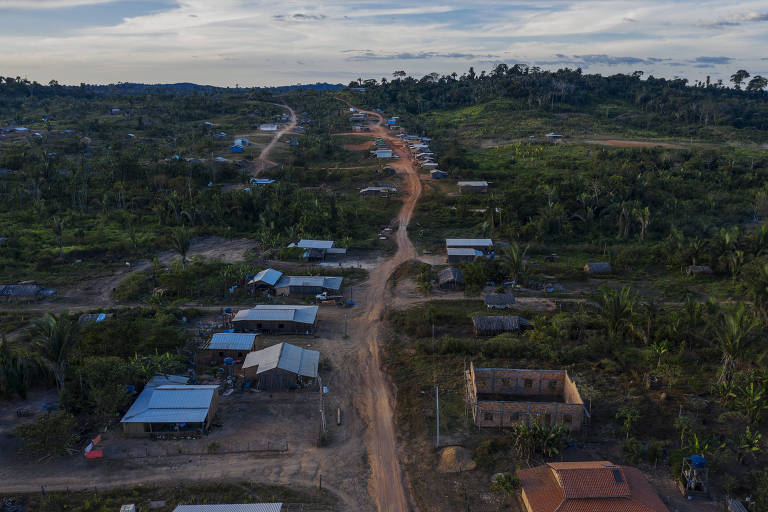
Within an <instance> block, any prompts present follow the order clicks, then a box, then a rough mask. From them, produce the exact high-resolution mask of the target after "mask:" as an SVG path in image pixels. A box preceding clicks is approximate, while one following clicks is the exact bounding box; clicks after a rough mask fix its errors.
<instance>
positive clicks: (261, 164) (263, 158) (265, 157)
mask: <svg viewBox="0 0 768 512" xmlns="http://www.w3.org/2000/svg"><path fill="white" fill-rule="evenodd" d="M275 105H279V106H281V107H284V108H287V109H288V112H290V113H291V122H290V123H288V124H287V125H285V127H283V128H282V129H281V130H279V131H278V132H277V133H276V134H275V136H274V137H273V138H272V140H271V141H269V144H267V145H266V146H264V149H262V150H261V153H259V157H258V159H257V160H256V162H254V173H253V175H254V176H257V175H258V174H259V173H260V172H261V171H263V170H264V169H269V168H270V167H273V166H275V165H277V164H276V163H275V162H273V161H272V160H270V159H269V153H270V151H272V148H274V147H275V144H277V143H278V142H279V141H280V137H282V136H283V135H285V134H286V133H288V132H290V131H292V130H293V129H294V128H296V112H295V111H294V110H293V109H292V108H291V107H289V106H288V105H285V104H278V103H275Z"/></svg>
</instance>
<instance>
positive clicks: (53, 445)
mask: <svg viewBox="0 0 768 512" xmlns="http://www.w3.org/2000/svg"><path fill="white" fill-rule="evenodd" d="M76 426H77V421H76V420H75V417H74V416H72V415H71V414H69V413H67V412H64V411H59V412H49V413H45V414H43V415H41V416H38V417H37V418H36V419H35V421H34V422H32V423H27V424H24V425H19V426H18V427H16V430H14V434H15V435H16V436H17V437H18V438H19V439H21V440H22V441H24V450H25V451H27V452H30V453H32V454H34V455H43V456H46V455H47V456H52V455H64V454H66V453H67V451H68V450H69V449H70V448H71V447H72V446H73V445H74V444H75V442H77V436H76V435H75V434H74V430H75V427H76Z"/></svg>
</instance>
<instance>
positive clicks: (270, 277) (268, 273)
mask: <svg viewBox="0 0 768 512" xmlns="http://www.w3.org/2000/svg"><path fill="white" fill-rule="evenodd" d="M282 276H283V273H282V272H280V271H279V270H275V269H273V268H266V269H264V270H262V271H261V272H259V273H258V274H256V275H255V276H253V279H251V280H250V281H248V286H249V287H250V288H251V289H253V290H258V289H260V288H274V287H275V285H276V284H277V282H278V281H279V280H280V278H281V277H282Z"/></svg>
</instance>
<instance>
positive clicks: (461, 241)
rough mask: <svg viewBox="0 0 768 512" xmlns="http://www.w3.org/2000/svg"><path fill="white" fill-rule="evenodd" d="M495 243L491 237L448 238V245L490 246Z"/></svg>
mask: <svg viewBox="0 0 768 512" xmlns="http://www.w3.org/2000/svg"><path fill="white" fill-rule="evenodd" d="M491 245H493V240H491V239H490V238H446V239H445V246H446V247H479V246H483V247H489V246H491Z"/></svg>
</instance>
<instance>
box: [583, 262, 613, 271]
mask: <svg viewBox="0 0 768 512" xmlns="http://www.w3.org/2000/svg"><path fill="white" fill-rule="evenodd" d="M584 272H586V273H587V274H610V273H611V264H610V263H607V262H604V261H601V262H595V263H587V264H586V265H584Z"/></svg>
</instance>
